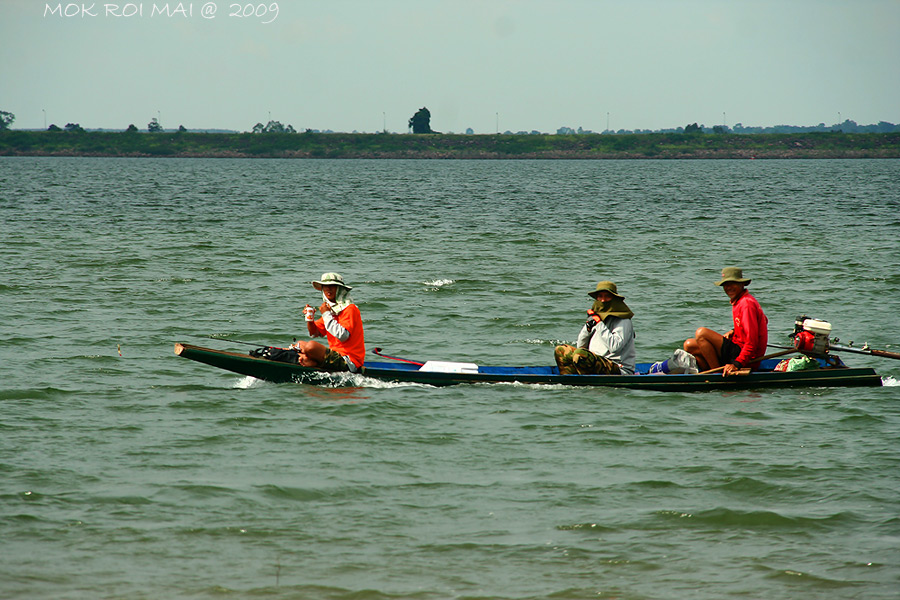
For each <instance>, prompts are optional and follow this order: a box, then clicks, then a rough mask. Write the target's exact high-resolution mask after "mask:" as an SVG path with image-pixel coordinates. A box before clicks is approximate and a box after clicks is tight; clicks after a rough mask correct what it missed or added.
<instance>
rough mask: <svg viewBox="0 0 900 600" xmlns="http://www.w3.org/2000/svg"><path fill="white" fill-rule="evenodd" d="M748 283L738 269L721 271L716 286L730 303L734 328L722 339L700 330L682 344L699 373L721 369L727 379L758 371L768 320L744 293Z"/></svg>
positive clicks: (705, 329) (766, 336)
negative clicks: (743, 370)
mask: <svg viewBox="0 0 900 600" xmlns="http://www.w3.org/2000/svg"><path fill="white" fill-rule="evenodd" d="M750 281H751V280H750V279H746V278H745V277H744V272H743V271H742V270H741V269H739V268H737V267H726V268H724V269H722V279H721V280H720V281H718V282H716V285H719V286H722V289H723V290H725V293H726V294H728V298H729V299H730V300H731V317H732V320H733V321H734V328H733V329H732V330H731V331H729V332H728V333H726V334H725V335H722V334H721V333H717V332H715V331H713V330H712V329H708V328H706V327H701V328H699V329H698V330H697V331H696V332H695V333H694V337H693V338H691V339H689V340H686V341H685V342H684V349H685V351H687V352H689V353H690V354H693V355H694V357H695V358H696V359H697V365H698V366H699V368H700V370H701V371H707V370H710V369H717V368H719V367H721V366H722V365H724V369H723V371H722V374H723V375H725V376H728V375H731V374H733V373H735V372H736V371H738V370H740V369H741V368H743V367H750V368H754V369H755V368H758V367H759V362H758V359H759V358H761V357H762V356H763V355H764V354H765V352H766V344H767V343H768V341H769V329H768V326H769V320H768V318H766V315H765V313H763V310H762V308H760V306H759V302H757V301H756V298H754V297H753V295H752V294H750V292H748V291H747V285H749V283H750Z"/></svg>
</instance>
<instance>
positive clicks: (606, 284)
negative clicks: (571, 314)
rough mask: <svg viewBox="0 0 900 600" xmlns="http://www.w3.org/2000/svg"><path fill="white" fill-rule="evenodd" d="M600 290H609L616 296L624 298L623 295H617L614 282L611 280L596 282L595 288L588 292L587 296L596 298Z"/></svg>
mask: <svg viewBox="0 0 900 600" xmlns="http://www.w3.org/2000/svg"><path fill="white" fill-rule="evenodd" d="M600 292H609V293H610V294H612V295H613V296H615V297H616V298H623V299H624V298H625V296H620V295H619V292H618V289H617V288H616V284H614V283H613V282H612V281H601V282H600V283H598V284H597V289H596V290H594V291H593V292H588V296H590V297H591V298H596V297H597V295H598V294H599V293H600Z"/></svg>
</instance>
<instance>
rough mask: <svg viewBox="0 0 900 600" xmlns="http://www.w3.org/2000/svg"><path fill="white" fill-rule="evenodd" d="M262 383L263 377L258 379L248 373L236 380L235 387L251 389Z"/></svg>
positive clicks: (237, 388)
mask: <svg viewBox="0 0 900 600" xmlns="http://www.w3.org/2000/svg"><path fill="white" fill-rule="evenodd" d="M262 383H263V380H262V379H257V378H256V377H251V376H250V375H246V376H244V377H241V378H240V379H238V380H237V381H235V382H234V389H236V390H249V389H250V388H254V387H257V386H259V385H261V384H262Z"/></svg>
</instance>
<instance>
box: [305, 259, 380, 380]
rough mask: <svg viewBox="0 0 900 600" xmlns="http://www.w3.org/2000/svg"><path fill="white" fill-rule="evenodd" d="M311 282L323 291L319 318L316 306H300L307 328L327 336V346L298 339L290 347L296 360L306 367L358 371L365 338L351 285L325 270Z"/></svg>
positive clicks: (363, 357) (310, 331)
mask: <svg viewBox="0 0 900 600" xmlns="http://www.w3.org/2000/svg"><path fill="white" fill-rule="evenodd" d="M312 285H313V287H314V288H316V289H317V290H319V291H321V292H322V300H323V302H322V305H321V306H320V307H319V311H320V312H321V313H322V317H321V318H319V319H318V320H316V318H315V314H316V309H315V308H314V307H312V306H310V305H308V304H307V305H306V308H304V309H303V313H304V317H305V318H306V328H307V330H308V331H309V335H310V336H312V337H325V338H327V339H328V348H325V346H323V345H322V344H320V343H319V342H316V341H307V342H303V341H301V342H297V343H295V344H293V345H292V346H291V348H294V349H295V350H299V351H300V360H299V363H300V364H301V365H303V366H305V367H315V368H319V369H322V370H324V371H350V372H351V373H356V372H358V371H359V370H360V369H361V368H362V366H363V362H364V360H365V355H366V340H365V334H364V333H363V324H362V316H361V315H360V312H359V307H357V306H356V305H355V304H353V299H352V298H351V297H350V290H352V289H353V288H351V287H350V286H349V285H347V284H345V283H344V278H343V277H341V276H340V275H339V274H337V273H324V274H323V275H322V279H320V280H319V281H313V282H312Z"/></svg>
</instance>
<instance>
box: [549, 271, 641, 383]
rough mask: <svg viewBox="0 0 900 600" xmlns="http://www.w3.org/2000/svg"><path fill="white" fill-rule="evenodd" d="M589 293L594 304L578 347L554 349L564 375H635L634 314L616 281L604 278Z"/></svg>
mask: <svg viewBox="0 0 900 600" xmlns="http://www.w3.org/2000/svg"><path fill="white" fill-rule="evenodd" d="M588 296H591V297H592V298H594V304H593V305H592V306H591V308H590V309H589V310H588V311H587V313H588V319H587V322H586V323H585V324H584V326H583V327H582V328H581V331H579V332H578V340H577V341H576V343H575V346H570V345H562V346H557V347H556V350H555V352H554V356H555V358H556V365H557V366H558V367H559V373H560V375H574V374H576V373H577V374H579V375H634V357H635V352H634V326H633V325H632V323H631V318H632V317H633V316H634V313H633V312H631V309H629V308H628V305H627V304H625V298H624V297H623V296H620V295H619V293H618V290H617V289H616V284H615V283H613V282H612V281H601V282H600V283H598V284H597V289H596V290H594V291H593V292H589V293H588Z"/></svg>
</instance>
